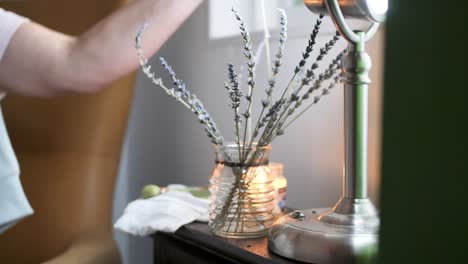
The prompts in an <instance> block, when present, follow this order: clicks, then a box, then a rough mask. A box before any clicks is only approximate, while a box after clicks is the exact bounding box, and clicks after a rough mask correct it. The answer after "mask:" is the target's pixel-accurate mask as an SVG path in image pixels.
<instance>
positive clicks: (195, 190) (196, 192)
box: [188, 187, 210, 199]
mask: <svg viewBox="0 0 468 264" xmlns="http://www.w3.org/2000/svg"><path fill="white" fill-rule="evenodd" d="M188 189H189V192H190V193H191V194H192V195H193V196H195V197H198V198H203V199H208V197H210V191H209V190H208V189H207V188H203V187H189V188H188Z"/></svg>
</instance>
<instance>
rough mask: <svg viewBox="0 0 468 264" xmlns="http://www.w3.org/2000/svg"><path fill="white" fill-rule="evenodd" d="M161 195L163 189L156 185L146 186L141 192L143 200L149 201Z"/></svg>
mask: <svg viewBox="0 0 468 264" xmlns="http://www.w3.org/2000/svg"><path fill="white" fill-rule="evenodd" d="M159 194H161V188H160V187H159V186H157V185H154V184H150V185H146V186H145V187H143V189H142V190H141V197H142V198H143V199H148V198H151V197H154V196H158V195H159Z"/></svg>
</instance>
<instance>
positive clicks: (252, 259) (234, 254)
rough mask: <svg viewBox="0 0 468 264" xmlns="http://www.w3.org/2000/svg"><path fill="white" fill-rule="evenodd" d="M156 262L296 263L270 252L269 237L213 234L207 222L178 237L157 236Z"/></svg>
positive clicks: (182, 230)
mask: <svg viewBox="0 0 468 264" xmlns="http://www.w3.org/2000/svg"><path fill="white" fill-rule="evenodd" d="M153 238H154V256H155V257H154V263H157V264H169V263H174V264H175V263H177V264H179V263H190V264H206V263H209V264H211V263H216V264H224V263H226V264H230V263H249V264H273V263H276V264H294V263H296V264H297V263H300V262H296V261H292V260H288V259H285V258H282V257H279V256H277V255H274V254H273V253H271V252H269V251H268V249H267V238H266V237H264V238H257V239H228V238H221V237H218V236H215V235H213V234H212V233H211V232H210V229H209V228H208V225H207V224H206V223H191V224H188V225H185V226H184V227H181V228H180V229H179V230H178V231H177V232H175V234H168V233H163V232H157V233H156V234H155V235H154V236H153Z"/></svg>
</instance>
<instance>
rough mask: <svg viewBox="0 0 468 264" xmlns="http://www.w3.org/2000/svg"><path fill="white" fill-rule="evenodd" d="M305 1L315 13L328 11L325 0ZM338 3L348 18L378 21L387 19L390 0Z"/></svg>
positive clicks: (340, 0)
mask: <svg viewBox="0 0 468 264" xmlns="http://www.w3.org/2000/svg"><path fill="white" fill-rule="evenodd" d="M304 3H305V4H306V6H307V7H308V8H309V9H310V10H311V11H312V12H314V13H324V14H326V13H328V10H327V7H326V5H325V1H323V0H305V1H304ZM338 3H339V5H340V7H341V12H342V13H343V15H344V16H345V17H346V18H357V19H363V20H367V21H370V22H377V23H381V22H383V21H384V20H385V16H386V14H387V9H388V0H338Z"/></svg>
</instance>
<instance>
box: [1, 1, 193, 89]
mask: <svg viewBox="0 0 468 264" xmlns="http://www.w3.org/2000/svg"><path fill="white" fill-rule="evenodd" d="M201 2H202V0H134V1H133V2H131V3H130V4H128V5H126V6H124V7H123V8H121V9H119V10H117V11H116V12H114V13H112V14H111V15H110V16H108V17H106V18H104V19H103V20H102V21H100V22H99V23H97V24H96V25H94V26H93V27H92V28H91V29H89V30H88V31H87V32H85V33H84V34H83V35H81V36H79V37H72V36H67V35H64V34H61V33H59V32H54V31H52V30H50V29H47V28H45V27H43V26H41V25H38V24H35V23H28V24H25V25H23V26H21V27H20V28H19V29H18V31H17V33H15V35H14V37H13V39H12V41H11V42H10V45H9V46H8V49H7V51H6V53H5V56H4V58H3V59H2V61H1V62H0V85H1V87H2V88H3V89H5V90H7V91H8V92H12V93H19V94H25V95H33V96H53V95H60V94H64V93H65V94H66V93H70V92H72V93H73V92H94V91H97V90H99V89H100V88H102V87H103V86H104V85H106V84H108V83H110V82H112V81H113V80H115V79H117V78H119V77H121V76H123V75H125V74H127V73H129V72H131V71H132V70H134V69H135V68H136V67H137V65H138V59H137V55H136V50H135V48H134V39H135V34H136V32H137V30H138V28H139V27H140V26H141V25H142V24H143V23H144V22H148V23H149V24H150V27H149V28H148V31H147V34H146V37H145V41H144V43H143V45H144V48H145V52H146V55H147V56H151V55H152V54H154V53H155V52H156V51H157V50H158V49H159V48H160V47H161V46H162V45H163V43H164V42H165V41H166V40H167V39H168V38H169V37H170V36H171V34H172V33H173V32H174V31H175V30H176V29H177V28H178V26H179V25H180V24H181V23H183V21H184V20H185V19H186V18H187V17H188V16H189V15H190V14H191V13H192V12H193V10H194V9H195V8H196V7H197V6H198V5H199V4H200V3H201Z"/></svg>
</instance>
